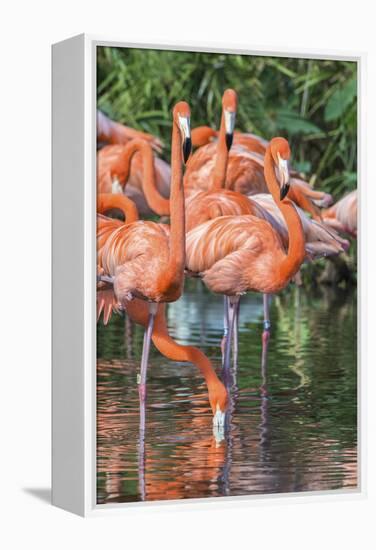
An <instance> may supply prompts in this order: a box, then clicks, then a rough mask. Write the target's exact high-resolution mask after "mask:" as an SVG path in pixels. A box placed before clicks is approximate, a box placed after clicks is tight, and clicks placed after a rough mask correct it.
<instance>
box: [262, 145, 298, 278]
mask: <svg viewBox="0 0 376 550" xmlns="http://www.w3.org/2000/svg"><path fill="white" fill-rule="evenodd" d="M264 173H265V180H266V184H267V186H268V189H269V191H270V193H271V195H272V197H273V199H274V201H275V203H276V204H277V206H278V208H279V210H280V211H281V213H282V216H283V218H284V220H285V222H286V226H287V231H288V236H289V246H288V250H287V254H286V256H285V258H284V259H283V261H282V263H281V266H280V277H281V282H283V283H287V282H288V281H289V280H290V279H291V277H293V276H294V275H295V274H296V272H297V271H298V270H299V267H300V265H301V264H302V262H303V260H304V257H305V239H304V232H303V227H302V222H301V221H300V218H299V215H298V213H297V211H296V209H295V206H294V205H293V203H292V202H291V201H290V200H288V199H284V200H283V201H281V200H280V197H279V195H280V187H279V183H278V180H277V178H276V175H275V171H274V161H273V157H272V154H271V150H270V146H268V147H267V149H266V153H265V164H264Z"/></svg>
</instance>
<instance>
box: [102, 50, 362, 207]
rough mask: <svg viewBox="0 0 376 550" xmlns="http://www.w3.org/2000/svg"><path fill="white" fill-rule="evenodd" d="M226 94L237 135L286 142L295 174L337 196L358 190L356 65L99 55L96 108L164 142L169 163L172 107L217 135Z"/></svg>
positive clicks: (143, 53) (147, 53)
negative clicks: (187, 111)
mask: <svg viewBox="0 0 376 550" xmlns="http://www.w3.org/2000/svg"><path fill="white" fill-rule="evenodd" d="M227 87H232V88H234V89H236V91H237V92H238V94H239V111H238V116H237V128H238V129H239V130H242V131H251V132H254V133H256V134H258V135H260V136H263V137H265V138H266V139H270V138H271V137H272V136H275V135H283V136H285V137H287V138H288V139H289V141H290V144H291V146H292V151H293V164H294V167H296V168H297V169H298V170H300V171H302V172H304V173H305V174H306V175H307V176H308V177H309V178H310V180H311V183H312V184H313V185H316V186H317V187H320V188H321V189H324V190H326V191H328V192H331V193H332V194H333V195H334V196H335V197H339V196H341V195H342V194H344V193H345V192H346V191H349V190H351V189H353V188H354V187H356V156H357V142H356V139H357V134H356V127H357V75H356V63H354V62H347V61H322V60H312V59H293V58H280V57H256V56H246V55H224V54H210V53H197V52H173V51H158V50H141V49H125V48H98V107H99V108H100V109H102V110H103V111H104V112H105V113H106V114H108V115H109V116H110V117H111V118H113V119H115V120H118V121H120V122H123V123H125V124H127V125H129V126H133V127H134V128H138V129H140V130H145V131H147V132H151V133H153V134H155V135H157V136H159V137H161V138H162V139H163V141H164V143H165V151H164V156H165V158H166V159H168V158H169V153H170V151H169V142H170V132H171V108H172V106H173V104H174V103H175V102H176V101H178V100H181V99H185V100H186V101H188V102H189V104H190V106H191V110H192V127H194V126H196V125H201V124H209V125H210V126H213V127H215V128H218V125H219V120H220V109H221V96H222V93H223V90H224V89H225V88H227Z"/></svg>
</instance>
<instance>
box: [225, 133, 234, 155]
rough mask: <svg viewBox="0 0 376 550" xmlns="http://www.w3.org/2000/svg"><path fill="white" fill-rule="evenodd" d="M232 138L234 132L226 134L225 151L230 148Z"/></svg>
mask: <svg viewBox="0 0 376 550" xmlns="http://www.w3.org/2000/svg"><path fill="white" fill-rule="evenodd" d="M233 139H234V134H226V147H227V151H229V150H230V149H231V145H232V141H233Z"/></svg>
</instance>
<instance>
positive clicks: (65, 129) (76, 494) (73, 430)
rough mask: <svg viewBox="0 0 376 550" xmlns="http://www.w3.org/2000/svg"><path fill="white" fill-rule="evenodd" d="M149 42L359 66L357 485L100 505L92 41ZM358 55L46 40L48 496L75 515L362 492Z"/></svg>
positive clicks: (193, 47) (362, 62)
mask: <svg viewBox="0 0 376 550" xmlns="http://www.w3.org/2000/svg"><path fill="white" fill-rule="evenodd" d="M97 46H116V47H125V48H127V47H128V48H154V49H167V50H169V49H173V50H190V51H205V52H224V53H241V54H248V55H258V56H270V55H276V56H281V57H291V56H292V57H304V58H307V57H308V58H313V59H338V60H349V61H354V62H356V63H357V66H358V175H359V178H358V188H359V190H360V208H359V211H360V214H359V226H360V228H361V229H360V231H359V234H360V238H359V244H358V266H359V277H358V296H359V302H358V471H359V486H358V487H357V488H356V489H346V490H344V489H343V490H336V491H327V492H314V493H288V494H283V495H282V494H278V495H275V494H273V495H262V496H252V495H250V496H246V497H244V496H241V497H216V498H202V499H189V500H185V501H184V500H182V501H176V502H174V501H167V502H164V503H160V502H155V503H154V502H147V503H124V504H105V505H97V504H96V452H95V451H96V319H95V309H96V308H95V292H96V244H95V228H96V157H95V150H96V148H95V144H96V48H97ZM365 66H366V56H365V54H364V53H351V54H348V53H343V52H333V51H318V50H317V51H312V50H309V51H296V50H292V49H291V50H290V49H285V50H283V51H275V50H272V49H271V50H268V49H266V48H262V49H261V48H256V47H252V45H247V46H244V48H239V47H237V48H232V47H231V45H223V44H221V45H218V44H193V43H192V44H190V43H186V44H175V43H174V44H131V43H126V42H121V41H116V40H112V39H104V38H100V37H95V36H89V35H83V34H82V35H79V36H76V37H73V38H69V39H67V40H65V41H63V42H59V43H57V44H54V45H53V47H52V100H53V104H52V188H53V193H52V219H53V230H52V231H53V237H52V239H53V252H52V264H53V265H52V273H53V283H52V298H53V313H52V502H53V504H54V505H56V506H58V507H61V508H63V509H65V510H69V511H71V512H73V513H76V514H79V515H81V516H92V515H98V514H104V513H105V514H107V513H114V511H115V510H117V511H124V510H126V509H130V508H132V507H139V506H153V507H158V506H163V507H166V506H170V507H176V506H179V507H180V506H186V507H197V506H202V507H208V506H221V505H223V504H224V503H226V505H227V506H229V505H230V506H239V505H255V504H259V503H260V501H266V502H267V501H269V500H270V499H273V502H283V501H284V500H285V499H286V498H288V499H289V500H290V501H293V500H294V499H295V500H297V499H298V500H299V501H302V500H305V501H313V500H315V501H317V500H318V499H324V498H325V499H331V500H332V499H349V498H364V496H365V495H366V472H365V470H366V465H365V455H366V451H365V418H364V416H365V415H364V411H365V408H366V404H365V383H366V382H365V378H366V373H365V372H364V367H363V365H365V358H364V357H363V352H362V355H361V350H365V345H364V344H365V342H364V338H365V334H364V331H363V330H362V327H363V325H364V323H365V316H366V311H365V305H366V304H365V297H364V292H363V290H364V288H365V284H366V283H365V274H364V270H363V269H362V267H363V265H364V264H363V261H362V259H363V258H364V250H365V246H366V242H365V235H364V232H363V231H362V228H363V224H364V220H363V216H362V211H363V209H364V205H365V201H366V190H365V152H364V112H363V105H364V100H365V97H364V94H365V86H364V82H365V70H366V69H365Z"/></svg>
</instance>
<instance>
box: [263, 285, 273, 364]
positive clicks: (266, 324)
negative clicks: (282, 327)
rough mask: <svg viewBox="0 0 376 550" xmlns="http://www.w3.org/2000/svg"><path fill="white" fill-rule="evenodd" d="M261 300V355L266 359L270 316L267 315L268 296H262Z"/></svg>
mask: <svg viewBox="0 0 376 550" xmlns="http://www.w3.org/2000/svg"><path fill="white" fill-rule="evenodd" d="M262 298H263V303H264V331H263V333H262V353H263V355H265V357H266V354H267V351H268V342H269V338H270V328H271V323H270V315H269V306H270V294H263V295H262ZM264 348H265V349H264Z"/></svg>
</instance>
